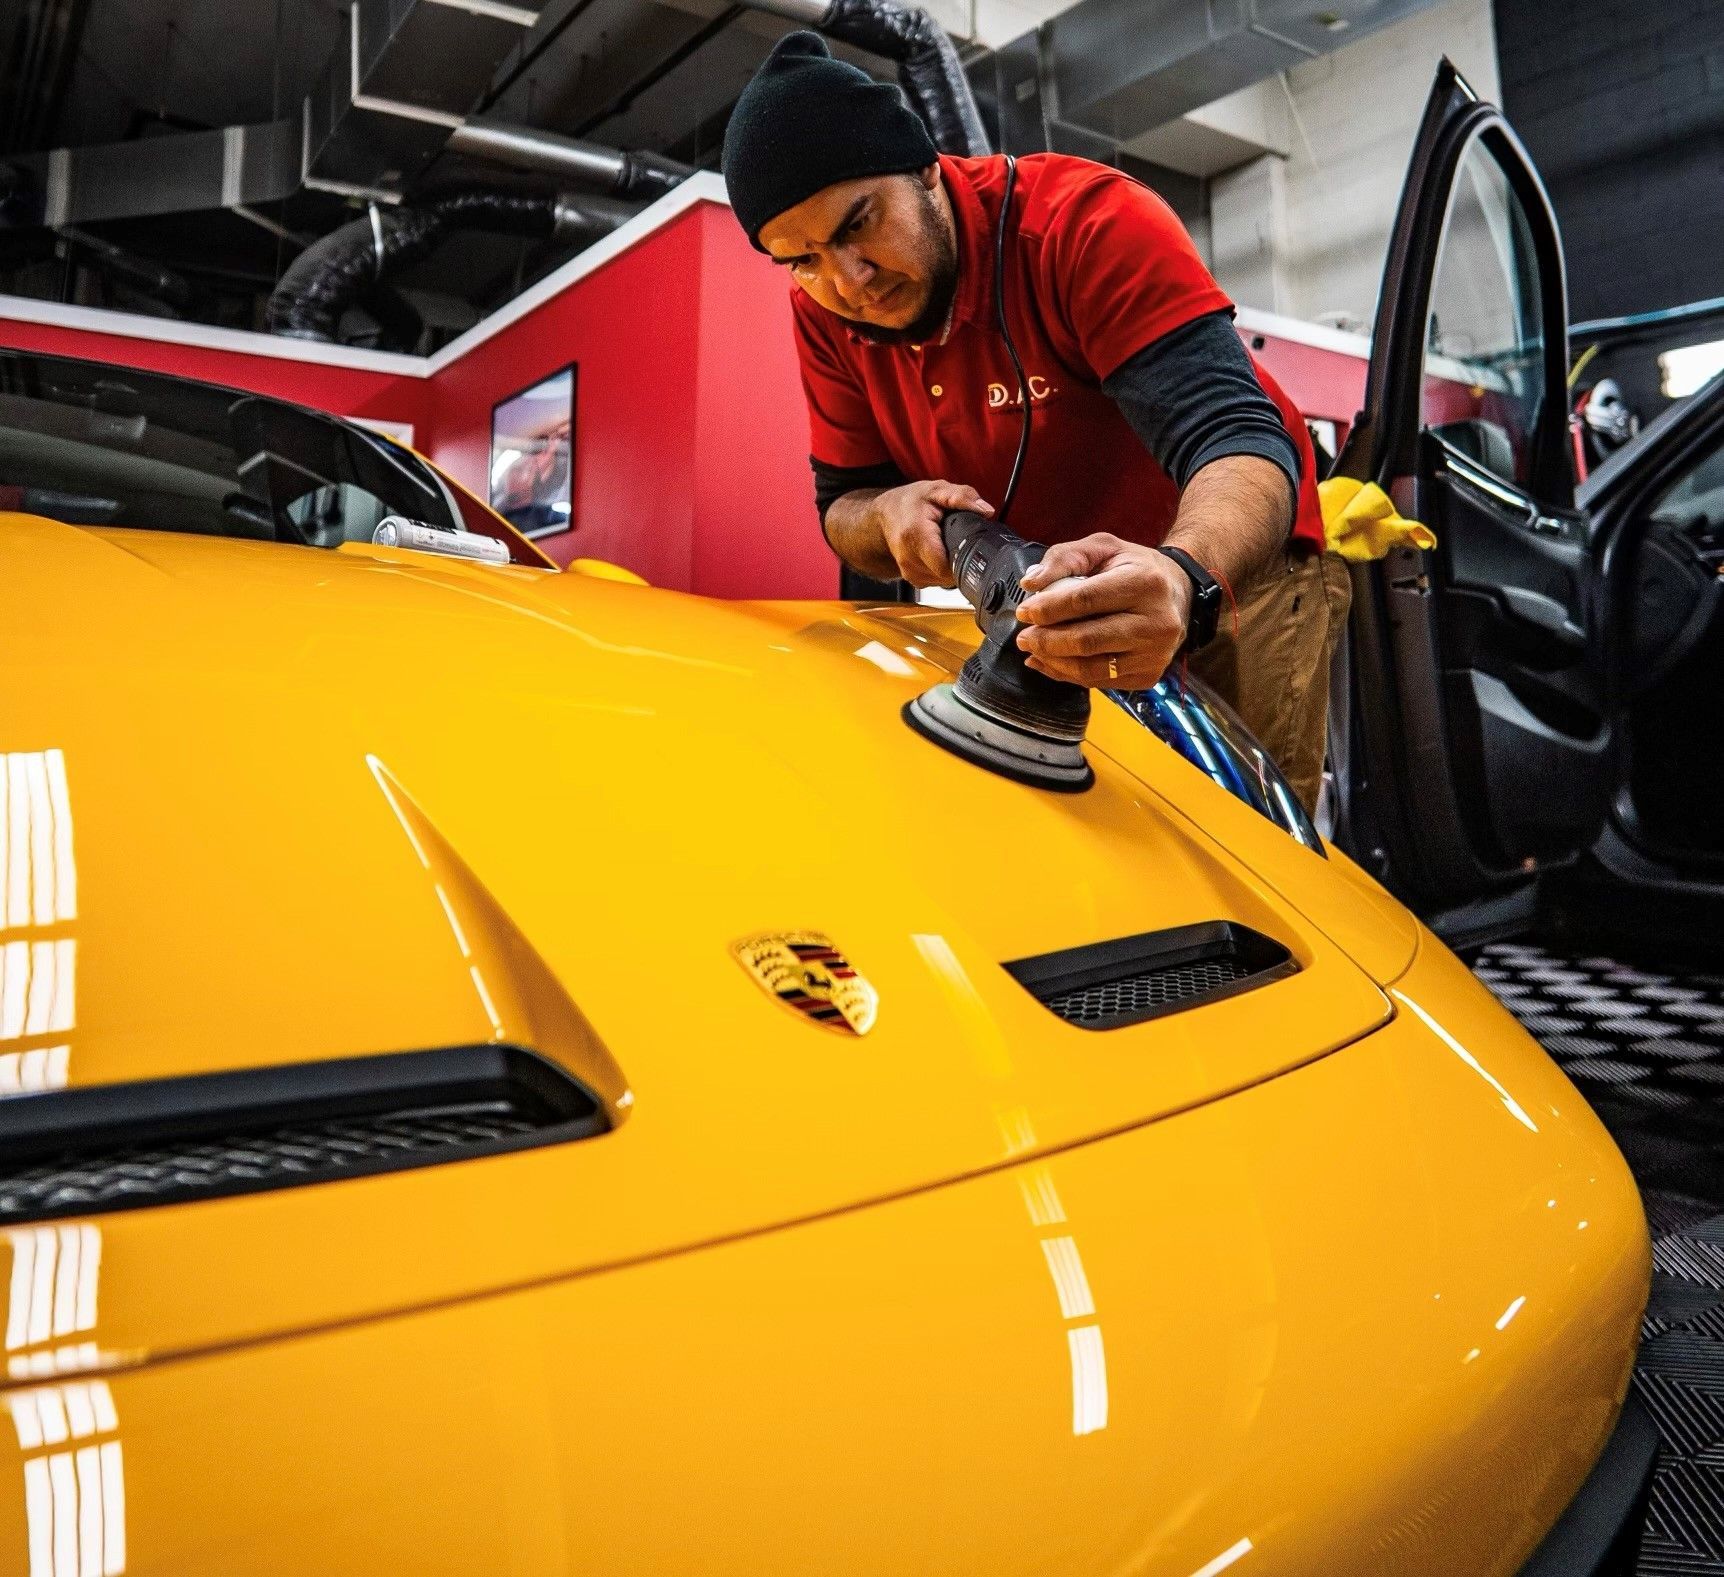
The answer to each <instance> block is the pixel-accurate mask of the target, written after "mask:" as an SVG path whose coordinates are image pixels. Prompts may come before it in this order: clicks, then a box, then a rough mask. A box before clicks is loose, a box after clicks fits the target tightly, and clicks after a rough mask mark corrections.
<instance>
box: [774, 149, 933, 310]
mask: <svg viewBox="0 0 1724 1577" xmlns="http://www.w3.org/2000/svg"><path fill="white" fill-rule="evenodd" d="M760 244H761V245H762V246H763V247H765V248H766V250H767V251H768V252H769V253H770V254H771V256H772V260H773V262H775V263H779V264H782V265H783V266H784V267H786V268H788V269H789V270H790V273H791V277H792V278H793V279H795V281H796V283H797V284H798V285H799V286H800V287H801V288H802V289H803V290H805V291H807V292H808V294H809V295H810V296H812V297H813V298H814V300H815V301H817V302H819V303H820V305H821V306H823V307H825V308H826V309H827V310H828V311H830V312H836V313H837V314H838V316H839V317H841V318H847V319H848V320H849V321H850V322H852V323H854V324H855V325H856V326H857V328H858V329H860V330H861V331H862V332H863V333H864V334H867V335H868V336H869V337H871V338H874V339H883V340H899V339H911V338H916V337H918V336H919V337H923V338H926V337H929V336H931V335H933V334H937V333H938V332H939V330H940V323H941V322H942V321H943V320H944V318H945V315H946V310H947V308H948V307H949V306H950V305H951V301H952V291H953V289H954V287H955V285H956V282H957V272H958V269H957V248H956V243H955V238H954V235H953V230H952V215H951V209H950V207H949V205H948V203H947V199H946V194H945V190H944V188H943V187H942V186H941V184H940V167H939V165H937V164H931V165H929V166H928V168H927V169H925V170H922V171H919V172H918V173H917V174H914V175H876V176H869V177H867V178H865V179H863V180H859V181H841V182H840V183H839V184H838V185H836V186H828V187H827V188H826V189H825V190H824V191H820V192H816V193H815V194H814V195H813V196H812V197H810V198H807V199H805V200H804V201H802V202H800V203H798V204H797V205H796V206H795V207H794V208H790V209H786V210H785V212H783V213H781V214H779V215H778V216H777V218H775V219H772V220H771V221H769V222H768V223H767V224H765V225H763V226H762V227H761V231H760ZM930 320H933V321H931V322H930Z"/></svg>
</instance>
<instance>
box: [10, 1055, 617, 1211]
mask: <svg viewBox="0 0 1724 1577" xmlns="http://www.w3.org/2000/svg"><path fill="white" fill-rule="evenodd" d="M609 1127H610V1123H609V1121H608V1119H607V1118H606V1115H605V1112H604V1110H603V1109H602V1108H601V1107H600V1105H599V1103H598V1102H597V1101H596V1100H595V1099H594V1097H593V1095H592V1094H591V1093H590V1092H589V1091H588V1090H587V1089H586V1088H585V1086H583V1085H581V1084H579V1083H577V1082H576V1081H575V1080H574V1079H571V1078H570V1077H569V1076H568V1075H567V1074H566V1073H564V1072H563V1071H562V1070H561V1069H559V1068H556V1067H553V1066H552V1065H551V1064H550V1063H548V1062H546V1061H545V1060H544V1059H543V1058H542V1057H539V1056H538V1055H536V1054H535V1053H533V1052H530V1051H524V1050H522V1049H520V1048H519V1047H514V1046H455V1047H449V1048H445V1049H442V1050H437V1051H413V1052H399V1053H395V1054H392V1055H387V1056H380V1057H353V1058H348V1059H345V1060H343V1061H339V1062H315V1063H303V1064H297V1065H292V1066H287V1067H279V1068H258V1069H249V1070H245V1071H240V1072H234V1073H211V1074H197V1075H193V1076H190V1077H187V1078H180V1079H156V1080H150V1081H147V1082H143V1083H136V1084H106V1085H97V1086H93V1087H91V1088H89V1089H82V1090H59V1091H55V1092H53V1093H51V1094H44V1095H25V1096H19V1097H17V1098H16V1099H13V1100H8V1101H0V1156H3V1157H4V1160H3V1161H0V1224H4V1225H7V1226H11V1225H15V1224H17V1223H20V1222H25V1221H44V1220H49V1219H51V1218H53V1217H55V1216H68V1215H88V1214H93V1213H96V1212H100V1211H107V1210H135V1209H139V1208H141V1207H143V1206H146V1205H165V1204H173V1203H178V1202H181V1201H185V1200H192V1199H212V1198H216V1197H218V1196H221V1195H224V1194H242V1193H253V1192H257V1191H259V1190H262V1189H275V1188H297V1187H300V1186H301V1185H303V1184H307V1183H327V1182H334V1181H336V1180H337V1179H340V1178H346V1177H365V1176H370V1175H373V1174H375V1173H378V1172H394V1171H402V1170H405V1169H407V1168H409V1167H419V1166H435V1165H440V1164H442V1163H444V1162H448V1161H462V1160H467V1159H470V1158H472V1157H475V1156H482V1155H497V1154H501V1153H503V1152H505V1151H509V1150H521V1149H527V1148H530V1147H534V1146H538V1145H547V1144H560V1143H563V1142H566V1141H568V1140H572V1139H586V1138H590V1137H592V1136H593V1135H595V1134H600V1133H603V1132H605V1131H606V1129H608V1128H609Z"/></svg>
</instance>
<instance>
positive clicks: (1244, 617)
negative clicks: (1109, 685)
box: [1191, 553, 1353, 813]
mask: <svg viewBox="0 0 1724 1577" xmlns="http://www.w3.org/2000/svg"><path fill="white" fill-rule="evenodd" d="M1352 596H1353V586H1352V582H1351V580H1349V579H1348V575H1347V564H1346V560H1344V559H1343V558H1341V557H1340V556H1339V555H1338V554H1335V553H1292V554H1284V555H1282V556H1280V557H1279V558H1278V559H1277V560H1276V562H1275V565H1274V567H1273V568H1272V569H1270V570H1267V571H1265V572H1264V574H1262V575H1261V576H1259V577H1258V579H1257V580H1256V581H1255V582H1254V583H1253V584H1252V586H1251V587H1250V589H1249V590H1248V591H1246V592H1244V593H1243V595H1242V596H1241V598H1240V602H1239V634H1238V637H1237V638H1235V636H1234V634H1233V620H1232V617H1231V615H1230V613H1229V610H1228V609H1227V608H1225V607H1223V608H1222V610H1221V627H1220V630H1219V631H1218V632H1217V634H1216V637H1215V639H1214V640H1213V641H1211V642H1210V643H1209V645H1208V646H1206V647H1205V648H1204V649H1203V650H1202V651H1201V652H1198V653H1197V654H1196V655H1195V656H1193V657H1192V658H1191V671H1192V672H1193V673H1194V674H1196V675H1197V676H1198V677H1199V678H1200V679H1202V680H1203V681H1204V682H1205V683H1206V684H1209V685H1212V686H1214V688H1215V689H1217V690H1218V691H1220V692H1221V696H1222V699H1223V700H1225V701H1226V702H1227V703H1228V705H1230V706H1231V707H1232V708H1233V710H1234V711H1236V712H1237V713H1238V714H1239V715H1240V717H1241V718H1242V719H1243V720H1244V722H1245V726H1246V727H1247V728H1249V729H1250V730H1251V732H1252V733H1254V734H1255V735H1256V736H1257V738H1258V739H1259V740H1260V741H1261V742H1262V744H1263V747H1264V749H1266V750H1267V751H1268V752H1269V754H1270V755H1271V756H1273V757H1274V758H1275V762H1276V765H1277V766H1279V767H1280V768H1281V770H1282V771H1283V772H1284V773H1285V774H1286V775H1287V781H1288V783H1289V784H1291V785H1292V788H1293V791H1294V793H1296V794H1297V795H1298V796H1299V798H1300V800H1301V801H1302V802H1303V803H1304V805H1305V808H1306V809H1307V810H1309V811H1312V812H1313V813H1314V812H1315V811H1316V809H1317V790H1318V789H1319V787H1321V785H1322V782H1323V750H1324V744H1325V738H1326V735H1327V731H1328V723H1329V662H1330V659H1331V658H1332V657H1333V656H1334V655H1335V646H1336V643H1337V642H1338V641H1339V640H1340V639H1341V632H1342V631H1343V630H1344V629H1345V628H1346V627H1347V609H1348V607H1349V606H1350V604H1351V602H1352Z"/></svg>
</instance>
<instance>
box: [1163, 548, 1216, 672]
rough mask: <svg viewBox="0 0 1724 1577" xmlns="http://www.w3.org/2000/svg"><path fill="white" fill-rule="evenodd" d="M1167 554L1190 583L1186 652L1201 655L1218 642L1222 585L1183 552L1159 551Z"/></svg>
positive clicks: (1182, 549) (1179, 550)
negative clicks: (1216, 630) (1209, 646)
mask: <svg viewBox="0 0 1724 1577" xmlns="http://www.w3.org/2000/svg"><path fill="white" fill-rule="evenodd" d="M1155 551H1156V552H1157V553H1165V554H1166V555H1167V556H1168V557H1169V558H1170V559H1172V560H1173V562H1174V563H1175V564H1177V565H1178V566H1179V567H1180V568H1181V569H1182V570H1184V571H1185V573H1186V574H1187V575H1188V576H1189V577H1190V579H1191V617H1190V618H1189V619H1187V620H1186V621H1185V645H1184V646H1183V647H1181V648H1180V649H1181V650H1182V651H1187V652H1195V651H1201V650H1202V649H1203V648H1204V647H1205V646H1207V645H1208V644H1209V643H1210V642H1211V641H1212V640H1214V639H1215V629H1216V626H1217V625H1219V624H1220V623H1221V582H1220V581H1218V580H1217V579H1216V578H1215V577H1214V576H1213V575H1211V574H1210V573H1209V571H1208V570H1206V569H1205V568H1204V567H1203V566H1202V565H1201V564H1199V563H1198V562H1197V560H1196V559H1194V558H1193V557H1192V556H1191V555H1190V554H1189V553H1187V552H1186V551H1185V549H1184V548H1167V547H1162V548H1157V549H1156V550H1155Z"/></svg>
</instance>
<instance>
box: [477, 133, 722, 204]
mask: <svg viewBox="0 0 1724 1577" xmlns="http://www.w3.org/2000/svg"><path fill="white" fill-rule="evenodd" d="M448 148H449V151H450V152H451V153H461V154H466V155H467V156H468V157H470V158H475V159H486V160H489V161H490V162H491V163H493V164H504V165H507V166H509V168H511V169H515V170H532V171H534V172H536V173H538V174H541V175H554V176H557V177H558V178H559V179H561V180H565V181H571V182H573V183H574V184H575V185H577V186H580V187H583V188H585V189H587V190H589V191H594V192H603V193H605V194H606V195H608V196H611V197H622V198H644V199H646V200H647V201H651V200H652V199H653V198H655V197H662V196H663V195H664V194H665V193H666V192H668V191H670V190H671V188H672V187H674V186H679V185H681V183H682V182H683V181H684V180H686V179H687V178H688V176H689V175H690V174H691V173H692V172H691V171H690V170H689V168H688V166H687V165H685V164H678V163H676V162H675V161H674V160H671V159H663V158H660V157H659V156H658V155H657V154H654V153H643V152H631V153H624V152H622V151H620V150H618V149H616V148H607V147H604V146H603V145H602V144H600V143H596V142H586V141H583V140H582V139H581V138H579V137H564V136H562V135H561V134H559V133H557V132H552V131H538V130H536V129H534V128H532V127H529V126H511V125H508V124H506V123H505V122H502V121H490V120H470V121H466V122H464V123H463V124H462V125H460V126H457V127H456V128H455V129H454V130H453V131H451V132H450V133H449V142H448Z"/></svg>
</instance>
